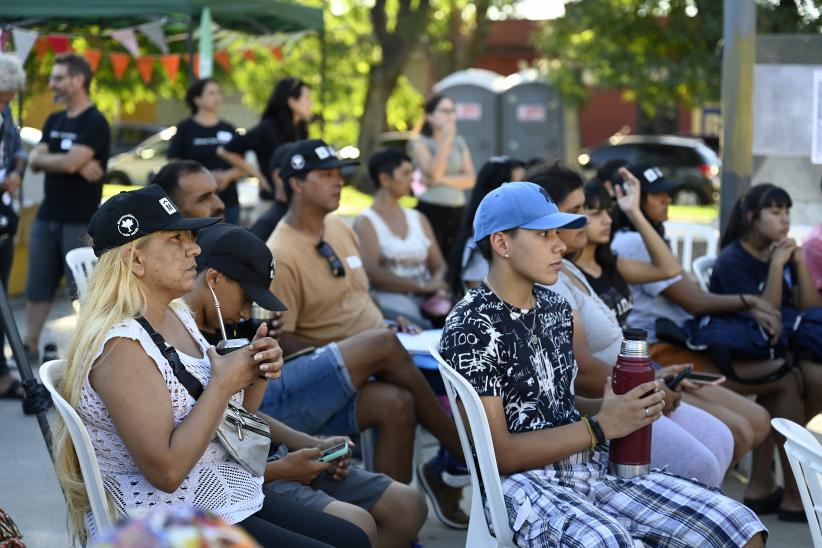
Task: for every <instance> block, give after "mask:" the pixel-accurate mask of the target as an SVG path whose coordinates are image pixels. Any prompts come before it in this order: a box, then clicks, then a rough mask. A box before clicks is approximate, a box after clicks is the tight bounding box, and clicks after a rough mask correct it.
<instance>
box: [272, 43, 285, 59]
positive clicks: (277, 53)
mask: <svg viewBox="0 0 822 548" xmlns="http://www.w3.org/2000/svg"><path fill="white" fill-rule="evenodd" d="M271 53H273V54H274V58H275V59H277V61H282V60H283V48H281V47H280V46H276V47H273V48H271Z"/></svg>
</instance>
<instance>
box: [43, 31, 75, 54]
mask: <svg viewBox="0 0 822 548" xmlns="http://www.w3.org/2000/svg"><path fill="white" fill-rule="evenodd" d="M46 42H47V43H48V45H49V47H50V48H51V49H52V51H54V53H65V52H67V51H68V50H69V49H71V48H70V47H69V39H68V36H66V35H65V34H49V35H48V36H46Z"/></svg>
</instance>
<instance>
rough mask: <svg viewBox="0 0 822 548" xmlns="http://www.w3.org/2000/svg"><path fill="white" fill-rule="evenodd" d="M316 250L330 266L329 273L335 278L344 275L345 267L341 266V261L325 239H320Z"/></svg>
mask: <svg viewBox="0 0 822 548" xmlns="http://www.w3.org/2000/svg"><path fill="white" fill-rule="evenodd" d="M317 251H318V252H319V253H320V255H322V256H323V257H324V258H325V260H326V261H328V266H330V267H331V273H332V274H333V275H334V277H336V278H342V277H343V276H345V267H344V266H343V263H342V261H341V260H340V258H339V257H338V256H337V253H336V252H335V251H334V248H332V247H331V246H330V245H328V242H326V241H325V240H320V242H319V243H318V244H317Z"/></svg>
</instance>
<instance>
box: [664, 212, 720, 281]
mask: <svg viewBox="0 0 822 548" xmlns="http://www.w3.org/2000/svg"><path fill="white" fill-rule="evenodd" d="M665 237H666V238H668V240H669V241H670V242H671V251H672V252H673V254H674V255H676V256H677V257H679V262H680V263H681V264H682V268H683V269H684V270H685V271H686V272H690V271H691V263H692V262H693V259H694V240H695V239H697V240H704V241H705V246H706V249H705V254H706V255H716V250H717V247H718V246H719V233H718V232H717V230H716V229H715V228H713V227H711V226H709V225H702V224H697V223H673V222H666V223H665ZM680 242H681V243H682V254H681V255H680V253H679V244H680Z"/></svg>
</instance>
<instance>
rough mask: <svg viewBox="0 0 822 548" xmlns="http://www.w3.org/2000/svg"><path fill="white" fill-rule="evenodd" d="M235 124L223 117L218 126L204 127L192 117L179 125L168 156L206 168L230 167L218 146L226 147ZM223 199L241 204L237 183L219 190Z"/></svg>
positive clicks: (227, 202) (229, 202) (233, 203)
mask: <svg viewBox="0 0 822 548" xmlns="http://www.w3.org/2000/svg"><path fill="white" fill-rule="evenodd" d="M234 133H235V129H234V126H232V125H231V124H229V123H228V122H224V121H223V120H220V121H219V122H218V123H217V125H214V126H210V127H206V126H201V125H200V124H198V123H197V122H195V121H194V120H192V119H191V118H189V119H187V120H183V121H182V122H180V123H179V124H177V133H175V134H174V137H172V138H171V142H170V143H169V145H168V157H169V158H179V159H180V160H194V161H196V162H200V163H201V164H203V166H204V167H205V168H206V169H228V168H230V167H231V166H230V165H229V164H228V162H226V161H224V160H223V159H222V158H220V157H219V156H217V148H219V147H221V146H222V147H224V146H226V145H227V144H228V143H230V142H231V140H232V139H233V138H234ZM220 199H221V200H222V201H223V203H224V204H225V205H226V207H228V206H233V205H237V204H238V203H240V200H239V198H238V197H237V183H236V182H233V183H231V184H230V185H228V187H227V188H226V189H225V190H223V191H222V192H220Z"/></svg>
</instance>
